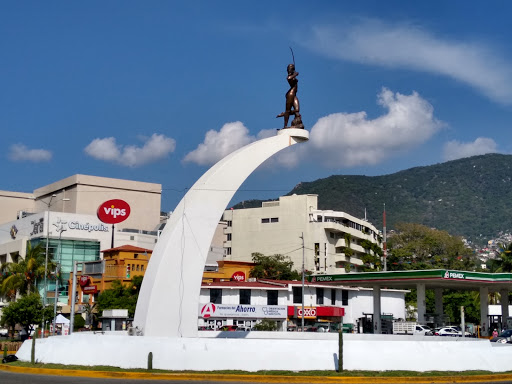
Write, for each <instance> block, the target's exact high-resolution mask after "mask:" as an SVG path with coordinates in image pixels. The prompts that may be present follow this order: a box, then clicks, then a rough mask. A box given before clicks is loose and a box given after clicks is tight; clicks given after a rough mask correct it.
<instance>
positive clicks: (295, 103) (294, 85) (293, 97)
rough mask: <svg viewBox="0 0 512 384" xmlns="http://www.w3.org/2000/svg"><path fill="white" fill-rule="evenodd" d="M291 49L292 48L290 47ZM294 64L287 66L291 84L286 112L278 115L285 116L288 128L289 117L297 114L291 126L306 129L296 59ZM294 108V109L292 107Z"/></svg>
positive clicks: (285, 123) (285, 125)
mask: <svg viewBox="0 0 512 384" xmlns="http://www.w3.org/2000/svg"><path fill="white" fill-rule="evenodd" d="M290 49H291V48H290ZM292 55H293V51H292ZM293 62H294V63H293V64H289V65H288V67H287V68H286V70H287V72H288V76H287V78H286V79H287V80H288V84H290V89H289V90H288V92H286V96H285V97H286V109H285V111H284V112H282V113H280V114H279V115H277V116H276V117H284V128H287V125H288V119H289V118H290V115H295V118H294V119H293V121H292V124H291V126H290V128H302V129H304V124H302V119H301V116H300V105H299V99H298V98H297V90H298V83H299V80H298V79H297V76H299V72H295V59H294V60H293ZM292 108H293V109H292Z"/></svg>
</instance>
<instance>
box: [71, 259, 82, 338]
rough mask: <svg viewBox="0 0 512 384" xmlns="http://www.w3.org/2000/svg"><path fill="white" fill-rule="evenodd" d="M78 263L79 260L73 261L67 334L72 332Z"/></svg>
mask: <svg viewBox="0 0 512 384" xmlns="http://www.w3.org/2000/svg"><path fill="white" fill-rule="evenodd" d="M78 263H81V262H80V261H75V262H74V263H73V283H72V284H71V289H72V291H71V314H70V316H69V334H70V335H71V334H72V333H73V327H74V326H75V301H76V273H77V270H78V268H77V267H78Z"/></svg>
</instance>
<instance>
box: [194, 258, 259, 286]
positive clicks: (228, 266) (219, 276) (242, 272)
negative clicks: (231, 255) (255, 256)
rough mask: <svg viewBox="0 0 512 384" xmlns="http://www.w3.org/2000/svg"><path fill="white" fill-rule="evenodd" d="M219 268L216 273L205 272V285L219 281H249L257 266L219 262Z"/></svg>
mask: <svg viewBox="0 0 512 384" xmlns="http://www.w3.org/2000/svg"><path fill="white" fill-rule="evenodd" d="M217 264H218V265H219V268H218V270H217V271H215V272H203V283H213V282H218V281H239V282H240V281H247V280H248V279H249V274H250V272H251V269H252V268H253V267H254V266H255V265H256V264H254V263H250V262H246V261H228V260H219V261H217Z"/></svg>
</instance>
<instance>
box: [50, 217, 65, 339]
mask: <svg viewBox="0 0 512 384" xmlns="http://www.w3.org/2000/svg"><path fill="white" fill-rule="evenodd" d="M64 224H66V222H65V221H62V220H61V219H59V223H57V224H54V225H55V227H57V232H59V262H58V263H57V267H56V268H55V297H54V300H53V331H52V335H55V328H56V327H57V300H58V298H59V271H60V269H61V266H62V232H64V231H65V230H66V228H64Z"/></svg>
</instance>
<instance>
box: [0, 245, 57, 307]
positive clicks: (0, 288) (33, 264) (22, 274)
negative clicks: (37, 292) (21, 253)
mask: <svg viewBox="0 0 512 384" xmlns="http://www.w3.org/2000/svg"><path fill="white" fill-rule="evenodd" d="M45 259H46V256H45V249H44V247H43V245H42V243H39V244H37V245H36V246H34V247H33V246H32V244H31V243H30V242H28V243H27V253H26V255H25V259H20V260H18V261H17V262H12V263H6V264H4V265H3V266H2V276H3V279H2V282H1V285H0V294H2V295H4V296H7V297H8V298H9V299H10V300H14V299H15V298H16V295H18V294H20V295H25V294H29V293H31V292H33V290H34V289H35V287H36V284H37V279H39V278H41V277H44V272H45ZM52 269H53V262H52V261H51V259H50V260H49V262H48V268H47V270H48V271H51V270H52Z"/></svg>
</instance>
